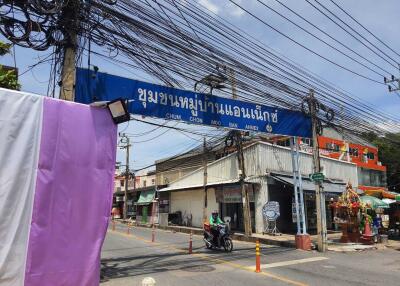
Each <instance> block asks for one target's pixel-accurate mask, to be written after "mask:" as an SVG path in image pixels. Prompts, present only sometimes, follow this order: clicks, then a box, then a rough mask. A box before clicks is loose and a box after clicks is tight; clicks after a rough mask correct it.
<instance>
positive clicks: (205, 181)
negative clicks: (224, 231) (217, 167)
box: [203, 137, 208, 222]
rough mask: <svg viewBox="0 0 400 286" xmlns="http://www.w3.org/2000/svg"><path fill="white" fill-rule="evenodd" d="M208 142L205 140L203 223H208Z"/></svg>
mask: <svg viewBox="0 0 400 286" xmlns="http://www.w3.org/2000/svg"><path fill="white" fill-rule="evenodd" d="M207 163H208V159H207V142H206V137H204V139H203V169H204V172H203V176H204V179H203V192H204V205H203V221H204V222H206V221H207Z"/></svg>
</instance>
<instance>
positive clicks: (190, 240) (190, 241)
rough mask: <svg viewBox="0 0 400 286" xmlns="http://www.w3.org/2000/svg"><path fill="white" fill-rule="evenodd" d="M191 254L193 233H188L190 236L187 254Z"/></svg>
mask: <svg viewBox="0 0 400 286" xmlns="http://www.w3.org/2000/svg"><path fill="white" fill-rule="evenodd" d="M192 253H193V233H192V231H190V236H189V254H192Z"/></svg>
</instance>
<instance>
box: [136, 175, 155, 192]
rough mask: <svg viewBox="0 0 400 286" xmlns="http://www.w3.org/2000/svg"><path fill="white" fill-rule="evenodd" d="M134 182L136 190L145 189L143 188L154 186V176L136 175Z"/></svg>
mask: <svg viewBox="0 0 400 286" xmlns="http://www.w3.org/2000/svg"><path fill="white" fill-rule="evenodd" d="M135 180H136V182H135V183H136V188H137V189H140V188H145V187H150V186H155V184H156V174H150V175H147V174H146V175H137V176H136V177H135Z"/></svg>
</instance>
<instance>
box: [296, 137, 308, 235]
mask: <svg viewBox="0 0 400 286" xmlns="http://www.w3.org/2000/svg"><path fill="white" fill-rule="evenodd" d="M295 147H296V161H297V170H298V174H297V175H298V181H299V196H300V202H299V203H300V215H301V222H302V234H306V233H307V224H306V217H305V211H304V192H303V178H302V176H301V171H300V170H301V168H300V154H299V142H298V141H297V140H296V141H295Z"/></svg>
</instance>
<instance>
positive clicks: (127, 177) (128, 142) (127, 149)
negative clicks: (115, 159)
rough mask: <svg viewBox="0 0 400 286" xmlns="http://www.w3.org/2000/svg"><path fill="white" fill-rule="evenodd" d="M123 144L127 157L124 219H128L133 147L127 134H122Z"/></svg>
mask: <svg viewBox="0 0 400 286" xmlns="http://www.w3.org/2000/svg"><path fill="white" fill-rule="evenodd" d="M121 143H123V144H125V145H124V146H121V148H122V149H126V153H125V155H126V157H125V190H124V212H123V218H124V220H125V219H127V212H128V183H129V174H130V173H129V148H130V147H131V144H130V140H129V137H128V136H126V134H125V133H123V134H122V138H121Z"/></svg>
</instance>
